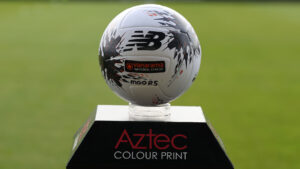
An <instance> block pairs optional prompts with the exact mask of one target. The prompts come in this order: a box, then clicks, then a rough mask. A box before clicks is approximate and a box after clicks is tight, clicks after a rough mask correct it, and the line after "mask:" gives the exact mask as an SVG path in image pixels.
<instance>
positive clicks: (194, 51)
mask: <svg viewBox="0 0 300 169" xmlns="http://www.w3.org/2000/svg"><path fill="white" fill-rule="evenodd" d="M200 60H201V47H200V44H199V41H198V38H197V35H196V33H195V31H194V29H193V27H192V25H191V24H190V23H189V22H188V21H187V20H186V19H185V18H184V17H183V16H182V15H180V14H179V13H178V12H176V11H174V10H172V9H170V8H168V7H165V6H161V5H152V4H148V5H139V6H135V7H132V8H129V9H127V10H125V11H123V12H121V13H120V14H119V15H117V16H116V17H115V18H114V19H113V20H112V21H111V22H110V23H109V25H108V26H107V28H106V29H105V31H104V33H103V36H102V38H101V42H100V47H99V63H100V67H101V72H102V74H103V76H104V78H105V81H106V83H107V84H108V86H109V87H110V88H111V89H112V90H113V91H114V92H115V93H116V94H117V95H118V96H120V97H121V98H123V99H124V100H126V101H128V102H130V103H132V104H136V105H141V106H155V105H161V104H165V103H169V102H170V101H172V100H174V99H176V98H177V97H179V96H180V95H181V94H183V93H184V92H185V91H186V90H187V89H188V88H189V87H190V86H191V84H192V83H193V81H194V80H195V78H196V76H197V74H198V71H199V68H200Z"/></svg>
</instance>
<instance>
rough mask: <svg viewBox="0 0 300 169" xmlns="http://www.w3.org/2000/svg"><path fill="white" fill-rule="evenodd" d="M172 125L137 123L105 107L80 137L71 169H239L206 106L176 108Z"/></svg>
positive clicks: (118, 109)
mask: <svg viewBox="0 0 300 169" xmlns="http://www.w3.org/2000/svg"><path fill="white" fill-rule="evenodd" d="M170 113H171V115H170V118H168V119H167V120H166V121H132V119H130V116H129V113H128V106H110V105H99V106H98V107H97V110H96V113H95V114H93V115H92V116H91V117H90V118H89V119H88V120H87V122H86V123H85V124H84V125H83V127H81V129H80V130H79V131H78V132H77V133H76V135H75V141H74V146H73V150H72V155H71V158H70V160H69V162H68V164H67V169H96V168H97V169H106V168H108V169H121V168H122V169H127V168H128V169H129V168H130V169H140V168H141V167H142V168H143V169H153V168H156V169H157V168H172V169H186V168H189V169H193V168H195V169H196V168H197V169H233V166H232V164H231V162H230V160H229V159H228V157H227V155H226V154H225V151H224V148H223V146H222V144H221V142H219V141H218V137H217V135H216V133H214V132H213V130H211V128H210V126H209V125H208V124H207V122H206V120H205V117H204V115H203V113H202V110H201V108H200V107H184V106H171V108H170Z"/></svg>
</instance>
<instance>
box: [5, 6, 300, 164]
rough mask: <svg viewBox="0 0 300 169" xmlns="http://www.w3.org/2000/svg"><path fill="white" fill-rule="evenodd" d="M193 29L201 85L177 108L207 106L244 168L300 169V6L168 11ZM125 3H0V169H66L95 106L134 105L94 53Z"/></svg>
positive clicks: (236, 161)
mask: <svg viewBox="0 0 300 169" xmlns="http://www.w3.org/2000/svg"><path fill="white" fill-rule="evenodd" d="M162 4H163V5H167V6H169V7H171V8H173V9H175V10H177V11H178V12H180V13H181V14H183V15H184V16H185V17H186V18H187V19H188V20H189V21H190V22H191V23H192V25H193V26H194V28H195V30H196V32H197V34H198V36H199V39H200V42H201V45H202V50H203V58H202V65H201V68H200V73H199V76H198V79H197V80H196V81H195V83H194V84H193V85H192V87H191V88H190V89H189V90H188V91H187V92H186V93H185V94H184V95H183V96H182V97H180V98H179V99H177V100H176V101H174V102H173V103H172V104H173V105H200V106H202V108H203V110H204V112H205V114H206V116H207V118H208V119H209V120H210V121H211V122H212V124H213V126H214V128H215V129H216V130H217V132H218V134H219V135H220V136H221V138H222V139H223V142H224V143H225V147H226V149H227V153H228V155H229V157H230V158H231V160H232V162H233V163H234V165H235V168H237V169H287V168H288V169H299V168H300V163H299V160H298V159H299V156H300V153H299V152H300V132H299V131H300V125H299V118H300V115H299V110H300V105H299V101H300V99H299V94H300V78H299V75H300V69H299V61H300V56H299V55H300V47H299V45H300V31H299V30H300V19H299V18H300V4H298V3H268V4H264V3H171V2H168V3H162ZM133 5H136V3H125V2H118V3H112V2H101V3H36V2H14V3H10V2H0V63H1V66H0V77H1V83H0V88H1V93H0V168H1V169H41V168H42V169H63V168H65V165H66V163H67V160H68V158H69V155H70V151H71V147H72V144H73V140H72V139H73V135H74V134H75V131H76V130H77V129H78V128H79V127H80V126H81V125H82V123H83V122H84V121H85V120H86V119H87V117H88V116H89V114H90V113H91V112H93V111H94V110H95V108H96V105H97V104H127V103H126V102H124V101H122V100H121V99H119V98H118V97H117V96H115V95H114V94H113V93H112V91H111V90H110V89H109V88H108V86H107V85H106V84H105V82H104V80H103V78H102V77H101V73H100V69H99V66H98V58H97V52H98V51H97V50H98V44H99V40H100V37H101V35H102V33H103V31H104V29H105V27H106V26H107V24H108V23H109V22H110V20H111V19H112V18H113V17H114V16H115V15H117V14H118V13H119V12H121V11H122V10H124V9H126V8H128V7H131V6H133Z"/></svg>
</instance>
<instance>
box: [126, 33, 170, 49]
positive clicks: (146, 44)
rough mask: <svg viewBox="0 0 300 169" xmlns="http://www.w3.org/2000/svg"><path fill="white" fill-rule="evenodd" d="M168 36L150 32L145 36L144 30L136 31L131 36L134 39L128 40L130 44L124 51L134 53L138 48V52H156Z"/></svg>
mask: <svg viewBox="0 0 300 169" xmlns="http://www.w3.org/2000/svg"><path fill="white" fill-rule="evenodd" d="M165 37H166V35H165V34H164V33H162V32H156V31H149V32H148V33H147V34H146V35H144V33H143V31H142V30H139V31H134V34H133V35H132V36H131V38H132V39H130V40H128V44H126V47H127V48H125V49H124V50H123V51H124V52H126V51H132V49H133V47H134V46H136V47H137V50H156V49H159V48H160V47H161V41H162V40H163V39H165Z"/></svg>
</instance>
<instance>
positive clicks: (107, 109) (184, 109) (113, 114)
mask: <svg viewBox="0 0 300 169" xmlns="http://www.w3.org/2000/svg"><path fill="white" fill-rule="evenodd" d="M170 113H171V115H170V117H169V118H168V119H166V120H163V121H165V122H198V123H205V122H206V120H205V116H204V114H203V112H202V109H201V107H200V106H171V107H170ZM95 120H96V121H135V120H133V119H131V118H130V116H129V109H128V106H126V105H98V106H97V110H96V118H95ZM139 121H140V120H139ZM143 121H153V120H143ZM154 121H157V120H154Z"/></svg>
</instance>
